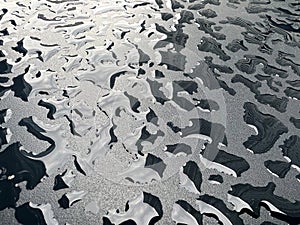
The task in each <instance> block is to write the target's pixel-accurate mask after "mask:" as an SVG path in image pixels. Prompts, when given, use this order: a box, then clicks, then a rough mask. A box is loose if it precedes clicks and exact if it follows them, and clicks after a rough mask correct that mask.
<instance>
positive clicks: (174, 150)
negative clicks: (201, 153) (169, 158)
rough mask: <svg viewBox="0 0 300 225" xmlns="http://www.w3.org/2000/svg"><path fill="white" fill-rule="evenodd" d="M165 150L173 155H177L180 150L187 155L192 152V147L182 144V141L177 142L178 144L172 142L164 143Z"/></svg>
mask: <svg viewBox="0 0 300 225" xmlns="http://www.w3.org/2000/svg"><path fill="white" fill-rule="evenodd" d="M166 147H167V149H166V151H167V152H171V153H172V154H174V155H177V154H178V153H180V152H183V153H185V154H187V155H190V154H192V148H191V146H189V145H187V144H184V143H178V144H174V145H166Z"/></svg>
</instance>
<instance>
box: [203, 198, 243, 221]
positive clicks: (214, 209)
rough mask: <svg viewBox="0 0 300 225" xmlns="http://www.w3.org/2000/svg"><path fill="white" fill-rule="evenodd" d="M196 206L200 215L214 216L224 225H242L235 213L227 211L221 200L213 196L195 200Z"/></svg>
mask: <svg viewBox="0 0 300 225" xmlns="http://www.w3.org/2000/svg"><path fill="white" fill-rule="evenodd" d="M197 204H198V205H199V211H200V212H201V213H202V214H205V215H208V216H209V215H215V216H216V217H217V218H218V221H220V222H221V223H222V224H224V225H225V224H226V225H234V224H241V225H242V224H244V222H243V220H242V219H241V218H240V217H239V214H238V213H237V212H235V211H232V210H230V209H228V208H227V206H226V205H225V203H224V202H223V201H222V200H220V199H218V198H216V197H214V196H210V195H207V194H205V195H202V196H200V197H199V198H197Z"/></svg>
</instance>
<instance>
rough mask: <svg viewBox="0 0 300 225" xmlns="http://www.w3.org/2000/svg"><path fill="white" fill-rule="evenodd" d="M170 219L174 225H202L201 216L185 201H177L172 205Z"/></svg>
mask: <svg viewBox="0 0 300 225" xmlns="http://www.w3.org/2000/svg"><path fill="white" fill-rule="evenodd" d="M172 219H173V221H175V222H176V224H184V225H202V224H203V222H202V220H203V216H202V214H201V213H200V212H199V211H198V210H196V209H195V208H194V207H193V206H191V205H190V204H189V203H188V202H187V201H185V200H178V201H176V202H175V204H174V205H173V210H172Z"/></svg>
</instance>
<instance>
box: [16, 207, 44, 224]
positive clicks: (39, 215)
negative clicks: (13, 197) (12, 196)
mask: <svg viewBox="0 0 300 225" xmlns="http://www.w3.org/2000/svg"><path fill="white" fill-rule="evenodd" d="M15 217H16V219H17V220H18V222H19V223H21V224H24V225H47V223H46V220H45V218H44V215H43V212H42V211H41V210H40V209H37V208H33V207H31V206H30V203H29V202H27V203H24V204H23V205H21V206H19V207H17V208H16V211H15Z"/></svg>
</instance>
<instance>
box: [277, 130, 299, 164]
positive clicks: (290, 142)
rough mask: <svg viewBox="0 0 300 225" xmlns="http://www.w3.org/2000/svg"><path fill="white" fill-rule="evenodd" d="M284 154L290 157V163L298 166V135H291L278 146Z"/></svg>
mask: <svg viewBox="0 0 300 225" xmlns="http://www.w3.org/2000/svg"><path fill="white" fill-rule="evenodd" d="M279 147H280V148H281V149H282V153H283V155H284V156H287V157H288V158H290V159H291V163H292V164H294V165H296V166H298V167H300V151H299V149H300V137H299V136H297V135H292V136H290V137H289V138H288V139H286V140H285V141H284V142H283V145H280V146H279Z"/></svg>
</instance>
